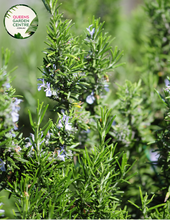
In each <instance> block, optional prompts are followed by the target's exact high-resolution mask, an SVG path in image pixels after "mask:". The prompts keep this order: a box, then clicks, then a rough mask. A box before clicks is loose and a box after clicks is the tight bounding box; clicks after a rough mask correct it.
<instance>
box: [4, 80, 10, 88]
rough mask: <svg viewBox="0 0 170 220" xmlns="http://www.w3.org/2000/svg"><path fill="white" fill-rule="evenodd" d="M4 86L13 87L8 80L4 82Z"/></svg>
mask: <svg viewBox="0 0 170 220" xmlns="http://www.w3.org/2000/svg"><path fill="white" fill-rule="evenodd" d="M3 86H5V87H6V89H9V88H10V87H11V85H10V83H8V82H5V83H4V84H3Z"/></svg>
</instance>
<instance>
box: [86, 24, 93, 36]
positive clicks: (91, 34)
mask: <svg viewBox="0 0 170 220" xmlns="http://www.w3.org/2000/svg"><path fill="white" fill-rule="evenodd" d="M92 26H93V24H91V25H90V26H89V27H88V28H86V29H87V31H88V32H89V34H90V38H91V39H92V38H93V35H94V33H95V28H93V29H92V30H90V27H92Z"/></svg>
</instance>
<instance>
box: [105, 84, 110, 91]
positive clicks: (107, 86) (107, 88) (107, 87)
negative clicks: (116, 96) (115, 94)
mask: <svg viewBox="0 0 170 220" xmlns="http://www.w3.org/2000/svg"><path fill="white" fill-rule="evenodd" d="M104 89H105V90H106V92H109V85H108V84H105V85H104Z"/></svg>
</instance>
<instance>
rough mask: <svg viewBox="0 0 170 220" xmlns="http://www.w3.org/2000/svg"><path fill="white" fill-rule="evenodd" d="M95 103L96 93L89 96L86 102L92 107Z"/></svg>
mask: <svg viewBox="0 0 170 220" xmlns="http://www.w3.org/2000/svg"><path fill="white" fill-rule="evenodd" d="M94 101H95V97H94V92H92V93H91V94H90V95H88V96H87V98H86V102H87V103H88V104H90V105H91V104H93V102H94Z"/></svg>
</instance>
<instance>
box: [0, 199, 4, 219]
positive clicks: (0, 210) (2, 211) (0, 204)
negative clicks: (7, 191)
mask: <svg viewBox="0 0 170 220" xmlns="http://www.w3.org/2000/svg"><path fill="white" fill-rule="evenodd" d="M3 205H4V204H3V203H2V202H1V203H0V206H3ZM0 213H3V214H5V210H3V209H0ZM0 216H1V217H4V215H2V214H0Z"/></svg>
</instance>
